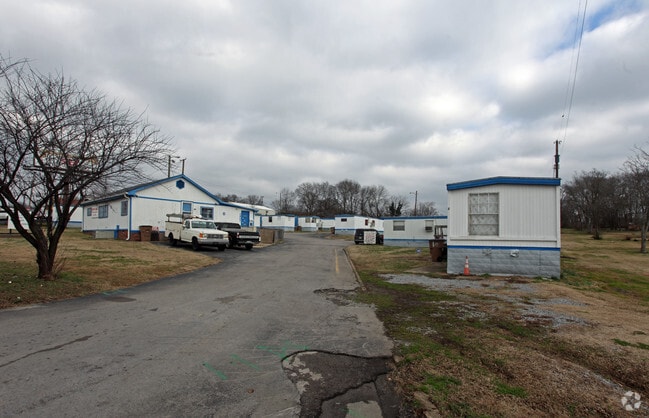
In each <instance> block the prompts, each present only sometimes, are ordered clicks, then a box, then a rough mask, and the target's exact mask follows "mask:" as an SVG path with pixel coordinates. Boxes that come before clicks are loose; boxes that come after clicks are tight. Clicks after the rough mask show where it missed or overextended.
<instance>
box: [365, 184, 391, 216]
mask: <svg viewBox="0 0 649 418" xmlns="http://www.w3.org/2000/svg"><path fill="white" fill-rule="evenodd" d="M361 196H362V201H363V208H362V209H363V210H362V211H361V214H362V215H365V216H372V217H375V218H380V217H381V216H383V215H385V211H386V206H387V205H388V203H387V202H388V191H387V189H386V188H385V186H366V187H363V188H362V189H361Z"/></svg>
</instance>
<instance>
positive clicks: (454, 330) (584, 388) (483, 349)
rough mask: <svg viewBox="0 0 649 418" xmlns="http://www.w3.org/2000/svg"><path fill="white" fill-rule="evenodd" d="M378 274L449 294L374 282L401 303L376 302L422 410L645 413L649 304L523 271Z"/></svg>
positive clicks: (407, 392) (401, 374) (404, 379)
mask: <svg viewBox="0 0 649 418" xmlns="http://www.w3.org/2000/svg"><path fill="white" fill-rule="evenodd" d="M379 277H380V278H381V280H384V281H385V282H386V283H387V284H388V286H391V285H406V286H407V285H413V284H416V285H420V286H423V287H424V288H426V289H429V291H431V292H435V293H437V294H439V295H445V296H446V297H447V298H448V299H445V300H444V299H441V300H437V301H434V302H429V303H425V301H424V300H422V298H421V296H417V294H416V293H410V295H407V293H408V292H405V293H404V291H403V289H402V290H396V289H391V288H389V287H388V288H387V289H386V288H382V287H383V285H380V286H377V285H378V283H376V284H374V285H372V284H370V285H369V286H370V287H371V288H372V289H371V291H375V292H380V293H383V294H386V293H388V294H391V295H392V297H393V298H394V299H393V301H396V302H395V303H394V305H393V306H386V307H383V308H382V307H378V309H377V311H378V313H379V316H380V317H381V319H382V320H383V321H384V323H385V324H386V327H387V328H388V332H389V333H390V334H391V335H392V336H393V338H395V339H396V340H397V341H398V342H399V348H398V349H397V359H398V360H399V361H398V365H399V367H397V370H396V371H395V372H394V374H393V376H392V377H393V379H394V380H395V381H397V382H398V383H399V386H400V388H401V390H402V391H403V393H404V396H406V397H409V398H410V399H411V400H412V402H413V403H414V404H415V407H418V408H419V411H420V412H421V414H422V415H424V414H428V416H436V415H435V414H437V415H438V416H440V415H441V416H483V415H484V416H526V415H527V416H542V417H558V416H566V417H568V416H649V407H648V404H649V402H648V400H649V307H647V305H646V304H642V303H629V302H628V300H623V299H621V298H619V297H616V296H613V295H610V294H607V293H604V292H595V291H588V290H582V289H575V288H573V287H570V286H566V285H564V284H562V283H557V282H552V281H542V280H535V279H528V278H520V277H516V278H512V277H447V278H431V277H427V276H424V275H420V274H410V273H407V274H381V275H380V276H379ZM408 297H409V298H410V299H411V301H410V302H407V301H406V300H405V298H408ZM417 304H419V305H420V306H421V307H422V308H423V310H424V312H422V308H420V309H417V308H416V305H417ZM409 306H412V308H409ZM388 316H392V320H391V319H390V318H388ZM629 391H632V392H634V393H637V394H638V396H640V397H641V401H642V402H641V403H640V405H639V408H638V409H634V410H633V411H626V410H625V409H624V407H623V405H622V398H623V396H624V395H625V393H627V392H629ZM427 404H430V405H432V406H433V408H431V407H430V406H428V407H427V406H426V405H427Z"/></svg>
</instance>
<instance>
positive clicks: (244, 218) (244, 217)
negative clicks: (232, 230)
mask: <svg viewBox="0 0 649 418" xmlns="http://www.w3.org/2000/svg"><path fill="white" fill-rule="evenodd" d="M241 226H242V227H244V228H245V227H248V226H250V212H249V211H247V210H242V211H241Z"/></svg>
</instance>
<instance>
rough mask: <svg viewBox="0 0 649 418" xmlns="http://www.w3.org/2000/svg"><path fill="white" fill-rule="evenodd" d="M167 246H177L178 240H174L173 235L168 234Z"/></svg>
mask: <svg viewBox="0 0 649 418" xmlns="http://www.w3.org/2000/svg"><path fill="white" fill-rule="evenodd" d="M169 244H171V246H172V247H175V246H176V245H178V240H177V239H175V238H174V234H169Z"/></svg>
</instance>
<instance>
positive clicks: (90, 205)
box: [82, 174, 254, 240]
mask: <svg viewBox="0 0 649 418" xmlns="http://www.w3.org/2000/svg"><path fill="white" fill-rule="evenodd" d="M82 208H83V227H82V229H83V231H85V232H92V233H93V234H94V235H95V236H96V237H102V238H119V239H132V240H137V239H139V231H140V227H151V229H152V230H153V231H159V232H160V233H164V232H165V231H164V229H165V221H166V220H167V214H183V215H187V216H200V217H202V218H205V219H212V220H218V221H223V222H236V223H239V224H241V225H242V226H243V227H251V226H253V225H254V224H253V222H254V213H253V211H252V210H251V209H249V208H244V207H240V206H237V205H234V204H230V203H225V202H223V201H221V200H219V199H218V198H217V197H216V196H214V195H213V194H212V193H210V192H208V191H207V190H206V189H204V188H203V187H201V186H200V185H198V184H197V183H196V182H194V181H193V180H191V179H190V178H189V177H187V176H185V175H184V174H183V175H178V176H174V177H170V178H165V179H163V180H158V181H154V182H150V183H146V184H141V185H137V186H133V187H130V188H126V189H123V190H120V191H117V192H114V193H111V194H109V195H106V196H104V197H101V198H98V199H95V200H91V201H88V202H84V203H83V204H82Z"/></svg>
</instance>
